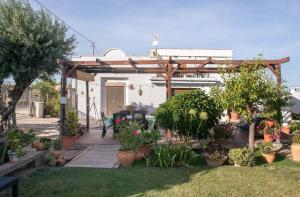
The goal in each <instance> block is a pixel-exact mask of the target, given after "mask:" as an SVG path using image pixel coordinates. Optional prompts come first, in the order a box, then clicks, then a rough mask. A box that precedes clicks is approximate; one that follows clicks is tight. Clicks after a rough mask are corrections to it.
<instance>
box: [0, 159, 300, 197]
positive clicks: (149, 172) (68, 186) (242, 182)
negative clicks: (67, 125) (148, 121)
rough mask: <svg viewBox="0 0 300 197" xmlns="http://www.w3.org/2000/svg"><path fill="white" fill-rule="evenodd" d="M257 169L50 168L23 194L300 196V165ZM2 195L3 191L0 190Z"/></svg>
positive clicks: (26, 181)
mask: <svg viewBox="0 0 300 197" xmlns="http://www.w3.org/2000/svg"><path fill="white" fill-rule="evenodd" d="M279 160H280V161H277V162H275V163H274V164H272V165H267V164H259V165H258V166H256V167H252V168H251V167H233V166H222V167H218V168H209V167H207V166H205V165H200V166H197V167H195V168H168V169H161V168H149V167H146V166H145V164H144V163H141V162H140V163H138V164H136V165H134V166H132V167H128V168H119V169H88V168H45V169H41V170H38V171H36V172H35V173H33V174H32V175H31V176H30V177H29V178H22V179H21V182H20V192H21V196H24V197H26V196H30V197H31V196H55V197H56V196H60V197H64V196H68V197H69V196H72V197H73V196H75V197H76V196H80V197H81V196H89V197H90V196H91V197H92V196H238V197H242V196H261V195H263V196H299V188H300V164H299V163H295V162H292V161H289V160H284V159H279ZM0 195H1V194H0Z"/></svg>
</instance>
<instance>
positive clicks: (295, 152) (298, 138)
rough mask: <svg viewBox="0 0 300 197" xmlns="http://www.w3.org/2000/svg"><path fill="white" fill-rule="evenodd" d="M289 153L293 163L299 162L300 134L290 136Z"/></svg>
mask: <svg viewBox="0 0 300 197" xmlns="http://www.w3.org/2000/svg"><path fill="white" fill-rule="evenodd" d="M291 153H292V157H293V160H294V161H300V134H295V135H293V136H292V145H291Z"/></svg>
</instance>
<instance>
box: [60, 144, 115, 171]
mask: <svg viewBox="0 0 300 197" xmlns="http://www.w3.org/2000/svg"><path fill="white" fill-rule="evenodd" d="M118 149H119V145H99V144H98V145H90V146H89V147H88V148H86V149H85V150H84V151H83V152H82V153H80V154H79V155H78V156H77V157H75V158H74V159H72V161H70V162H69V163H68V164H66V165H65V167H87V168H118V167H119V161H118V159H117V156H116V154H117V151H118Z"/></svg>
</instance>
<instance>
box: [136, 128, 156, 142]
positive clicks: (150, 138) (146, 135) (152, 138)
mask: <svg viewBox="0 0 300 197" xmlns="http://www.w3.org/2000/svg"><path fill="white" fill-rule="evenodd" d="M160 138H161V133H160V131H159V130H152V131H146V130H141V133H140V134H139V143H140V144H141V145H143V144H156V143H157V141H158V140H160Z"/></svg>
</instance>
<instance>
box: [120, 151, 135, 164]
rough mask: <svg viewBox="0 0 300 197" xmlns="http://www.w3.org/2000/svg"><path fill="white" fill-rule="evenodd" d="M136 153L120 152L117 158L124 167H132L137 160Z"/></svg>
mask: <svg viewBox="0 0 300 197" xmlns="http://www.w3.org/2000/svg"><path fill="white" fill-rule="evenodd" d="M135 155H136V151H118V153H117V157H118V160H119V162H120V163H121V165H122V166H131V165H132V164H133V162H134V160H135V157H136V156H135Z"/></svg>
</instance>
